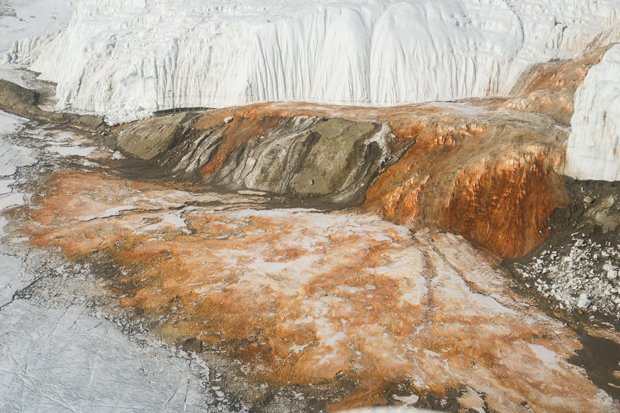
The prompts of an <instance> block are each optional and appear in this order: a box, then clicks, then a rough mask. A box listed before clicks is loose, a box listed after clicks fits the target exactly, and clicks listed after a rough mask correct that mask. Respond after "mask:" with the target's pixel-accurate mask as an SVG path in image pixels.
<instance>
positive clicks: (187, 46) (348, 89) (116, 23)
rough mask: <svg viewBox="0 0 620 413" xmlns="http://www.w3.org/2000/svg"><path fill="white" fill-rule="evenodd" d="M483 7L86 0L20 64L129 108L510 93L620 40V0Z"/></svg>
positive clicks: (63, 99) (61, 88)
mask: <svg viewBox="0 0 620 413" xmlns="http://www.w3.org/2000/svg"><path fill="white" fill-rule="evenodd" d="M483 3H484V4H481V2H479V1H476V0H432V1H431V0H401V1H396V0H363V1H351V0H338V1H336V0H293V1H291V0H286V1H284V0H259V1H253V2H247V1H241V0H229V1H222V0H189V1H188V0H153V1H139V0H134V1H127V0H105V1H102V0H77V1H75V3H74V7H75V9H74V13H73V17H72V19H71V22H70V23H69V25H68V27H67V28H66V29H65V30H63V31H62V32H60V33H58V34H56V35H52V36H51V37H45V38H38V39H32V38H29V39H26V40H23V41H20V42H18V43H17V44H15V45H14V46H13V48H12V49H11V51H10V52H9V54H8V59H9V60H10V61H12V62H16V63H19V64H22V65H25V66H27V67H29V68H31V69H32V70H34V71H36V72H40V73H42V77H43V78H44V79H46V80H50V81H53V82H57V83H58V88H57V97H58V99H59V102H58V106H59V108H64V109H66V108H72V109H74V110H84V111H94V112H100V113H106V114H112V115H116V116H118V117H122V116H130V115H131V114H135V113H140V112H148V111H153V110H158V109H167V108H172V107H198V106H208V107H222V106H231V105H237V104H244V103H249V102H258V101H311V102H324V103H339V104H371V105H389V104H398V103H410V102H420V101H432V100H451V99H457V98H464V97H480V96H488V95H496V94H507V93H508V92H509V91H510V89H511V87H512V86H513V85H514V84H515V82H516V80H517V78H518V76H519V75H520V74H521V72H522V71H523V70H524V69H525V68H526V67H528V66H529V65H530V64H532V63H536V62H541V61H547V60H549V59H552V58H569V57H574V56H575V55H578V54H580V53H581V52H582V51H583V50H584V49H585V48H586V46H587V45H588V44H589V43H590V42H591V41H593V40H594V39H595V38H597V36H598V35H600V34H601V33H604V32H609V31H611V32H614V34H613V35H611V37H610V38H609V39H610V40H611V39H612V38H615V37H614V36H617V35H618V33H617V32H618V29H617V27H618V23H619V22H620V3H618V2H617V1H615V0H602V1H598V2H589V1H588V2H584V1H582V0H527V1H517V0H488V1H485V2H483ZM614 28H615V29H614ZM128 108H129V109H128Z"/></svg>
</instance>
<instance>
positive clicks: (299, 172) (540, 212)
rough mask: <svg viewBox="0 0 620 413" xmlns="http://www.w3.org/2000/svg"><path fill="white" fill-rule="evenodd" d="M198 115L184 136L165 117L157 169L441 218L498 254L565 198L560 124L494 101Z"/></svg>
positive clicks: (414, 221)
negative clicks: (166, 145)
mask: <svg viewBox="0 0 620 413" xmlns="http://www.w3.org/2000/svg"><path fill="white" fill-rule="evenodd" d="M195 116H196V117H195V118H193V119H192V120H191V123H192V125H191V127H187V132H186V133H185V135H184V137H183V138H181V139H180V140H178V137H177V136H176V134H177V133H178V130H179V129H182V128H183V127H184V126H182V125H181V123H182V122H186V120H185V119H182V118H181V117H178V118H176V119H177V120H178V121H179V122H178V123H179V125H178V126H176V127H170V126H168V127H166V130H168V131H169V132H170V135H169V136H170V139H169V141H173V140H174V141H176V142H177V143H176V145H174V146H173V147H172V148H171V149H170V150H168V151H167V152H166V153H164V154H163V155H161V156H159V157H157V158H156V159H155V160H156V162H157V163H158V164H159V166H160V167H162V168H163V170H167V171H170V172H171V173H172V174H175V175H176V176H178V177H184V178H189V177H193V178H194V179H195V178H198V179H199V180H201V181H203V182H205V183H209V184H215V185H218V186H221V187H225V188H227V189H232V190H239V189H250V190H259V191H265V192H269V193H273V194H279V195H286V196H289V197H292V198H304V199H307V198H315V199H320V200H322V201H326V202H328V203H336V204H339V205H362V207H363V208H364V209H365V210H369V211H372V212H376V213H378V214H380V215H382V216H383V217H385V218H387V219H389V220H391V221H393V222H396V223H399V224H405V225H407V226H409V227H412V228H413V227H417V226H419V225H438V226H441V227H444V228H447V229H449V230H452V231H454V232H457V233H460V234H463V235H464V236H465V237H467V238H468V239H469V240H472V241H474V242H477V243H478V244H481V245H483V246H485V247H487V248H489V249H490V250H492V251H494V252H496V253H498V254H500V255H502V256H511V257H512V256H519V255H523V254H525V253H527V252H529V251H530V250H531V249H532V248H534V247H535V246H536V245H537V244H538V243H539V242H540V241H541V240H542V239H544V237H545V236H546V234H547V231H548V229H547V227H548V226H547V218H548V217H549V216H550V215H551V213H552V212H553V211H554V210H555V209H556V208H557V207H558V206H560V205H562V204H563V203H565V202H566V196H565V194H564V191H563V184H562V180H561V178H560V175H558V173H557V172H556V171H561V170H562V164H563V160H564V147H565V142H566V139H567V131H566V129H565V128H563V127H559V126H558V125H557V124H556V123H555V122H554V121H553V120H552V119H550V118H549V117H546V116H543V115H538V114H532V113H526V112H517V111H511V110H506V109H505V108H502V107H501V105H500V106H499V107H494V106H493V105H492V104H489V103H487V104H486V107H485V106H484V105H479V106H472V105H470V104H469V103H451V104H437V105H416V106H412V105H410V106H402V107H396V108H386V109H370V108H366V109H360V108H353V107H317V106H313V105H304V104H260V105H252V106H245V107H238V108H232V109H224V110H215V111H209V112H205V113H203V114H201V115H195ZM328 116H329V118H328ZM171 119H173V118H170V117H166V118H164V120H163V121H156V122H170V121H171ZM145 122H148V123H152V122H154V121H153V120H149V121H145ZM144 125H147V123H144ZM158 125H159V124H158ZM129 127H130V128H131V129H129V131H133V130H136V129H137V128H136V126H135V125H131V126H129ZM160 130H162V127H160V126H156V127H155V131H154V133H153V134H152V136H155V137H157V136H160V135H159V134H158V133H157V131H160ZM127 133H129V132H128V131H127V130H126V131H123V132H121V135H120V136H121V137H123V136H124V135H125V134H127ZM133 142H135V141H133ZM119 144H120V145H121V147H122V148H124V149H125V150H126V151H127V145H126V144H125V143H124V140H123V139H120V140H119ZM136 146H138V145H136ZM139 147H141V148H144V147H145V146H144V145H142V146H139ZM134 152H135V151H134Z"/></svg>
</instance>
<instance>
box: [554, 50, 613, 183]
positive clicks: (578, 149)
mask: <svg viewBox="0 0 620 413" xmlns="http://www.w3.org/2000/svg"><path fill="white" fill-rule="evenodd" d="M571 123H572V127H573V131H572V133H571V135H570V138H569V141H568V153H567V164H566V174H567V175H569V176H572V177H573V178H577V179H593V180H606V181H618V180H620V45H616V46H614V47H612V48H611V49H610V50H609V51H608V52H607V53H606V54H605V56H604V57H603V60H602V61H601V62H600V63H599V64H598V65H596V66H594V67H593V68H592V69H590V71H589V72H588V75H587V76H586V78H585V80H584V82H583V84H582V85H581V87H580V88H579V89H578V90H577V94H576V95H575V114H574V115H573V119H572V122H571Z"/></svg>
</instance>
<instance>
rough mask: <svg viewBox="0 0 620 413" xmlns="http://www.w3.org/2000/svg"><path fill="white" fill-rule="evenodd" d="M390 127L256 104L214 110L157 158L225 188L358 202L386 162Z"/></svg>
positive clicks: (185, 173)
mask: <svg viewBox="0 0 620 413" xmlns="http://www.w3.org/2000/svg"><path fill="white" fill-rule="evenodd" d="M256 115H258V116H256ZM388 132H389V128H388V127H387V125H385V124H381V123H378V122H371V121H357V120H348V119H343V118H330V119H328V118H326V117H322V116H316V115H315V116H312V115H304V114H298V115H294V114H291V115H290V116H287V115H283V116H279V115H277V114H275V113H273V114H270V113H268V112H261V111H260V109H259V108H258V107H255V108H240V109H238V110H225V111H213V112H207V113H205V114H204V115H202V116H201V117H200V118H198V119H197V120H196V122H195V124H194V130H193V132H192V133H191V134H189V135H188V137H187V138H186V139H185V140H184V141H183V142H181V143H179V144H178V145H177V146H176V147H175V148H173V149H172V150H170V151H169V152H168V153H166V154H165V155H164V156H162V157H160V158H159V159H158V162H159V164H160V165H162V166H164V167H168V168H170V169H171V170H172V172H173V173H175V174H177V176H188V175H189V176H191V175H196V174H199V176H200V180H201V181H202V182H205V183H212V184H215V185H217V186H220V187H224V188H227V189H232V190H239V189H251V190H259V191H266V192H269V193H272V194H277V195H286V196H288V197H290V198H316V199H320V200H323V201H326V202H330V203H338V204H341V205H342V204H348V203H351V202H354V201H357V202H358V203H359V202H360V201H361V200H362V198H363V194H364V192H365V189H366V188H367V187H368V185H369V184H370V183H371V182H372V180H373V179H374V178H375V176H377V174H378V173H379V172H380V170H381V168H382V167H383V166H384V165H385V164H386V163H387V161H388V156H389V151H388V148H387V147H388V138H389V137H388Z"/></svg>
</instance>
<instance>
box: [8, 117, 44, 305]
mask: <svg viewBox="0 0 620 413" xmlns="http://www.w3.org/2000/svg"><path fill="white" fill-rule="evenodd" d="M24 122H25V119H22V118H18V117H16V116H13V115H9V114H7V113H4V112H1V111H0V212H2V211H3V210H5V209H6V208H10V207H12V206H16V205H22V204H23V202H24V195H23V194H22V193H20V192H17V191H14V190H13V189H12V188H11V186H12V185H13V184H14V183H15V179H14V177H13V175H14V174H15V172H16V171H17V168H18V167H22V166H27V165H32V164H33V163H35V162H36V157H35V154H34V151H33V150H32V149H30V148H25V147H22V146H18V145H15V144H13V143H10V142H8V136H9V135H10V134H12V133H15V132H16V131H17V130H19V128H20V127H21V126H22V125H23V123H24ZM5 225H6V218H4V217H2V216H0V237H2V236H4V226H5ZM32 280H33V276H32V275H31V274H29V273H28V272H27V271H25V270H24V268H23V267H22V263H21V260H20V259H18V258H16V257H14V256H12V255H8V254H5V253H1V252H0V307H1V306H3V305H5V304H7V303H8V302H10V301H11V299H12V297H13V294H14V293H15V292H16V291H18V290H19V289H21V288H24V287H25V286H26V285H28V284H29V283H30V282H32Z"/></svg>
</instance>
